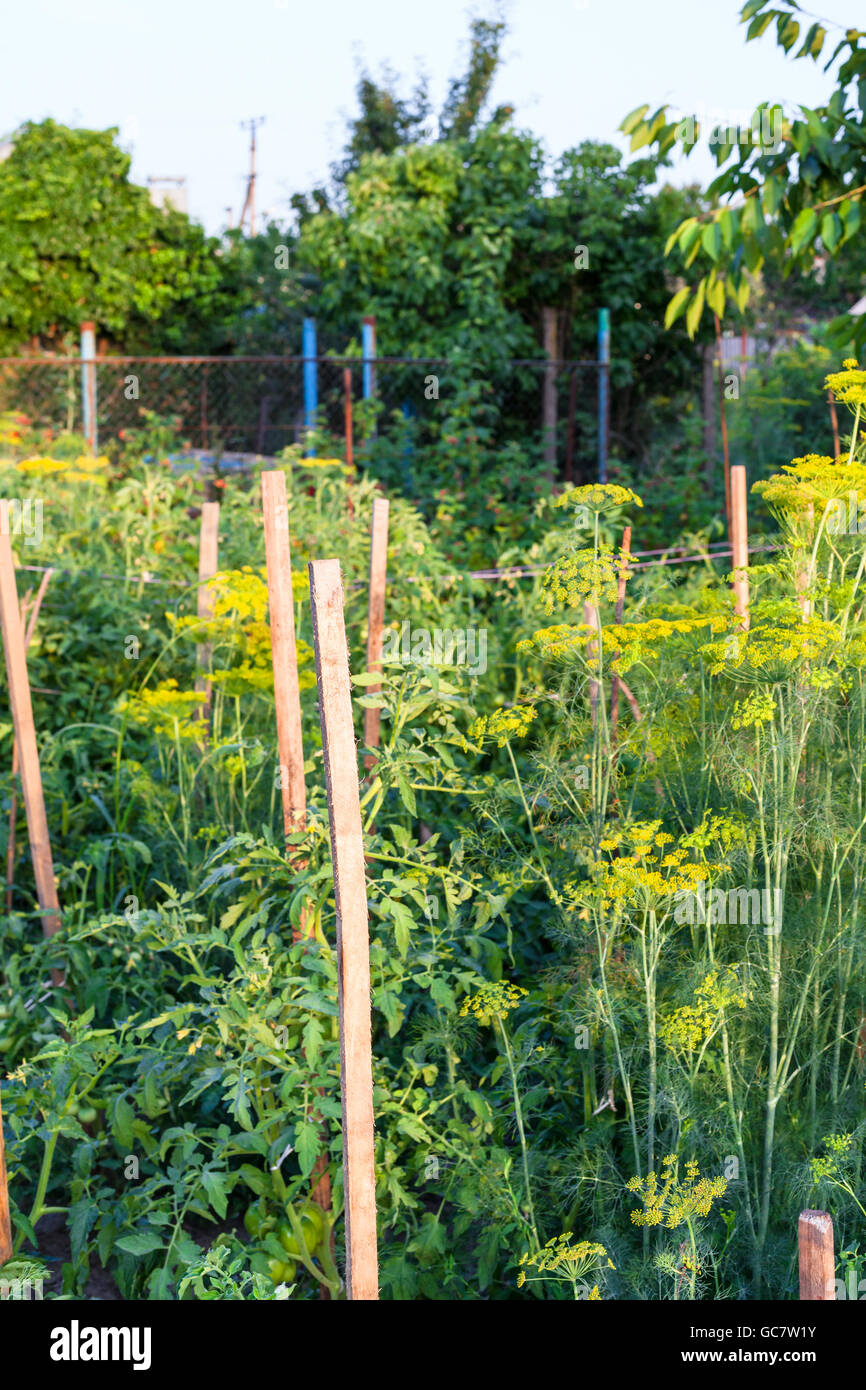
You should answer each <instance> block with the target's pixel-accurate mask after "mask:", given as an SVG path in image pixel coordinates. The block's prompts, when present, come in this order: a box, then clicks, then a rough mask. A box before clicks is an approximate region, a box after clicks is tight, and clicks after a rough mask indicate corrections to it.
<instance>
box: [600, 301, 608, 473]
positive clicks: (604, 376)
mask: <svg viewBox="0 0 866 1390" xmlns="http://www.w3.org/2000/svg"><path fill="white" fill-rule="evenodd" d="M609 433H610V310H609V309H599V311H598V481H599V482H600V483H606V482H607V451H608V435H609Z"/></svg>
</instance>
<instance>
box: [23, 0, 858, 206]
mask: <svg viewBox="0 0 866 1390" xmlns="http://www.w3.org/2000/svg"><path fill="white" fill-rule="evenodd" d="M740 3H741V0H510V4H509V5H508V7H507V8H508V12H509V14H510V19H511V33H510V35H509V37H508V39H507V41H506V45H505V63H504V67H503V70H502V71H501V73H500V75H499V77H498V79H497V82H496V86H495V90H494V94H493V96H494V101H495V102H506V101H508V102H512V103H513V104H514V106H515V107H516V112H517V119H518V122H519V124H521V125H522V126H524V127H527V128H529V129H531V130H532V131H533V132H534V133H535V134H536V135H538V136H539V137H540V138H541V139H542V140H543V142H544V144H545V146H546V147H547V149H548V151H549V152H550V153H551V154H554V155H556V154H559V153H560V152H561V151H562V150H563V149H565V148H567V147H568V146H569V145H574V144H577V143H578V142H579V141H580V140H584V139H603V140H611V139H613V138H614V132H615V129H616V126H617V125H618V123H619V121H620V120H621V119H622V117H623V116H624V115H625V114H626V113H627V112H628V111H629V110H631V109H632V108H633V107H634V106H637V105H639V104H640V103H641V102H643V101H650V102H653V103H654V104H657V103H658V104H660V103H661V102H663V101H668V102H669V103H671V104H672V105H675V106H677V107H688V108H703V109H704V110H706V111H709V112H711V113H714V115H715V118H718V117H719V116H721V115H723V114H724V115H725V117H726V118H727V119H737V118H738V114H737V113H740V112H744V113H747V114H748V113H749V112H751V110H752V109H753V107H754V106H755V105H756V104H757V102H759V101H761V100H780V101H783V102H788V103H792V104H793V103H795V102H799V101H804V102H806V103H807V104H810V103H811V104H815V103H817V102H818V101H819V100H820V99H821V98H822V96H824V95H825V94H826V93H827V91H828V90H829V81H830V79H829V75H827V76H825V75H824V74H823V72H822V70H821V66H820V65H816V64H814V63H812V62H811V61H803V60H801V61H799V62H793V61H792V60H786V59H785V57H784V55H783V54H782V52H781V50H780V49H778V48H777V47H776V45H775V43H774V42H773V40H772V38H771V36H770V35H769V34H767V35H766V36H765V37H764V38H763V39H762V40H760V41H759V42H755V43H751V44H748V45H747V44H745V42H744V35H745V29H744V28H743V26H741V25H740V24H739V22H738V18H737V16H738V13H739V9H740ZM818 8H819V9H820V11H821V13H822V14H823V15H824V16H826V17H827V18H829V19H831V20H836V21H837V22H839V23H841V24H846V23H856V21H857V17H856V14H855V11H856V10H857V9H858V8H859V4H858V3H856V0H820V4H819V5H818ZM481 9H482V12H488V11H487V10H486V7H485V6H483V5H482V6H481ZM470 10H471V6H469V5H467V3H466V0H319V3H316V0H22V3H16V4H15V5H14V6H13V5H12V4H11V3H8V4H7V5H6V6H5V7H4V14H3V49H4V60H5V61H4V64H3V69H4V70H3V79H2V84H0V133H8V132H9V131H11V130H12V129H14V127H15V126H16V125H18V124H19V123H20V122H21V121H23V120H26V119H28V118H29V119H33V120H39V119H41V118H43V117H45V116H53V117H54V118H55V119H57V120H59V121H62V122H65V123H67V124H71V125H83V126H94V127H105V126H109V125H119V126H120V127H121V131H122V138H123V143H124V144H125V145H126V146H127V148H129V149H130V150H131V152H132V154H133V157H134V158H133V176H134V177H135V178H136V179H138V180H140V181H141V182H142V183H143V182H145V181H146V179H147V176H148V175H181V174H185V175H186V177H187V180H188V188H189V207H190V212H191V214H192V215H193V216H197V217H199V218H200V219H201V220H202V221H204V222H205V224H206V226H207V227H208V228H209V229H210V230H212V231H216V230H218V229H219V228H220V227H221V226H222V225H224V224H225V219H226V213H225V209H226V208H227V207H228V206H232V207H233V208H234V209H235V217H237V213H238V209H239V207H240V204H241V202H242V199H243V192H244V188H245V176H246V169H247V158H248V156H247V142H248V135H247V133H246V132H245V131H242V130H241V128H240V124H239V123H240V121H241V120H242V119H244V118H247V117H250V116H264V117H265V118H266V119H265V123H264V125H263V126H262V127H261V129H260V131H259V137H258V143H259V158H258V164H259V181H258V205H259V208H260V209H262V210H267V209H270V210H272V211H273V212H274V214H276V215H279V216H285V215H286V214H287V207H286V204H287V199H288V195H289V194H290V193H292V192H294V191H296V190H303V189H307V188H309V187H310V186H311V185H313V184H314V183H317V182H322V181H323V180H324V179H325V177H326V175H327V170H328V166H329V164H330V163H331V161H332V160H334V159H335V158H336V157H337V156H338V155H339V153H340V150H341V147H342V143H343V136H344V128H345V122H344V115H345V114H347V113H349V112H350V111H352V110H353V109H354V88H355V81H356V76H357V64H358V62H359V61H363V62H364V63H365V64H366V65H367V66H368V67H369V68H370V69H371V70H372V71H373V72H374V73H375V72H376V70H377V69H378V67H379V65H380V64H381V63H383V62H386V61H387V62H389V63H390V64H391V65H392V66H393V68H394V69H395V71H396V72H398V73H399V74H401V76H402V77H403V78H404V79H405V83H406V88H407V89H408V88H409V86H410V85H411V79H414V76H415V73H416V69H417V62H416V60H418V61H420V63H421V64H422V65H423V66H424V68H425V69H426V70H427V72H428V73H429V75H430V78H431V88H432V94H433V97H434V102H435V105H436V106H438V105H439V104H441V100H442V98H443V96H444V94H445V91H446V89H447V84H448V79H449V77H450V76H451V75H452V74H453V73H454V71H455V70H456V69H457V68H458V67H459V61H458V60H459V57H460V55H461V45H462V44H463V42H464V40H465V37H466V34H467V30H468V15H469V13H470ZM712 169H713V165H712V162H711V161H710V160H709V158H708V157H707V156H706V155H705V154H704V153H703V152H699V151H696V152H695V153H694V154H693V155H692V157H691V159H690V160H689V161H688V162H686V163H684V164H683V166H682V168H681V169H680V170H678V172H677V174H676V175H675V177H676V178H677V181H682V180H684V179H686V178H689V177H696V176H699V177H701V178H702V179H704V180H706V178H707V177H709V176H711V173H712Z"/></svg>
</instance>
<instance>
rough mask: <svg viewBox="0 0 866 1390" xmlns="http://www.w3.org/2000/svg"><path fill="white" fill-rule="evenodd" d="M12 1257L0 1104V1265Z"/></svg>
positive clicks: (7, 1185)
mask: <svg viewBox="0 0 866 1390" xmlns="http://www.w3.org/2000/svg"><path fill="white" fill-rule="evenodd" d="M11 1257H12V1222H11V1221H10V1219H9V1184H8V1182H7V1181H6V1150H5V1146H4V1144H3V1105H2V1102H0V1265H4V1264H5V1263H6V1261H7V1260H8V1259H11Z"/></svg>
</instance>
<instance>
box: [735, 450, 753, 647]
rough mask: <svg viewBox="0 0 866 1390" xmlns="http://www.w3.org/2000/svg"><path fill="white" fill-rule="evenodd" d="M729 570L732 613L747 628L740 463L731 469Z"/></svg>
mask: <svg viewBox="0 0 866 1390" xmlns="http://www.w3.org/2000/svg"><path fill="white" fill-rule="evenodd" d="M731 551H732V555H731V561H732V564H731V568H732V569H733V571H734V612H735V613H736V615H737V617H738V618H741V619H742V626H743V628H744V629H745V630H748V626H749V577H748V575H747V574H746V572H745V571H746V569H747V567H748V564H749V524H748V513H747V507H746V470H745V467H744V465H743V464H742V463H735V464H734V466H733V468H732V469H731Z"/></svg>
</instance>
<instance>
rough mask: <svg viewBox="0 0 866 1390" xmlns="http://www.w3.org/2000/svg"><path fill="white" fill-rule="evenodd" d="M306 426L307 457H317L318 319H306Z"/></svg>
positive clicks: (305, 448)
mask: <svg viewBox="0 0 866 1390" xmlns="http://www.w3.org/2000/svg"><path fill="white" fill-rule="evenodd" d="M303 353H304V427H305V429H306V430H307V439H306V442H305V447H304V455H305V457H306V458H315V456H316V451H315V449H314V448H313V446H312V444H311V442H310V434H312V432H313V431H314V430H315V428H316V414H317V412H318V409H319V381H318V364H317V362H316V320H315V319H304V347H303Z"/></svg>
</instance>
